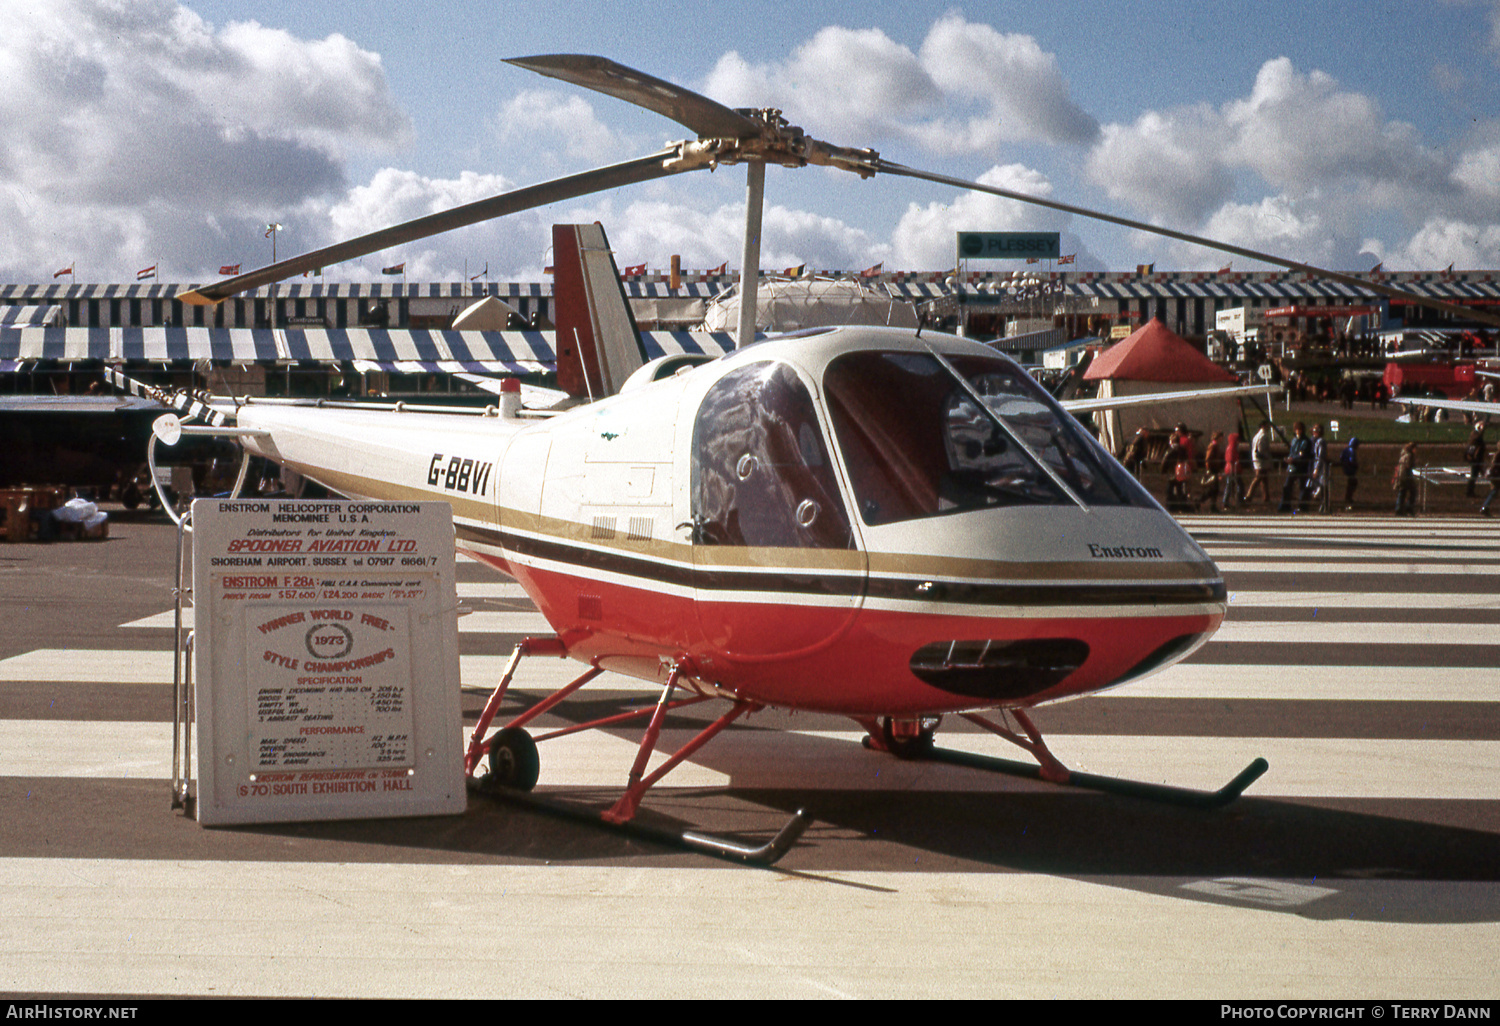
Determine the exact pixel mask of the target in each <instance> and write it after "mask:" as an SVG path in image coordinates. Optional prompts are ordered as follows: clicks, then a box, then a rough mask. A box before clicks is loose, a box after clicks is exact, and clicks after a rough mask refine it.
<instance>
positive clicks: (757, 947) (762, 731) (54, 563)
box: [0, 516, 1500, 1000]
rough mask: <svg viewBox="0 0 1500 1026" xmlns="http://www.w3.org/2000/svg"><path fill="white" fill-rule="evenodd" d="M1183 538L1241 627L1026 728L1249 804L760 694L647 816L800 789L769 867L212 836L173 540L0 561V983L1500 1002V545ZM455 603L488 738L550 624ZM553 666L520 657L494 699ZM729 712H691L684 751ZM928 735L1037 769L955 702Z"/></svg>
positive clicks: (298, 832) (1207, 531) (1366, 526)
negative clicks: (185, 682) (185, 679)
mask: <svg viewBox="0 0 1500 1026" xmlns="http://www.w3.org/2000/svg"><path fill="white" fill-rule="evenodd" d="M1186 523H1187V525H1188V527H1189V529H1190V530H1193V531H1194V533H1195V535H1196V536H1198V537H1199V538H1200V540H1201V541H1202V543H1203V544H1204V545H1205V547H1206V548H1207V550H1208V551H1209V553H1210V555H1214V556H1215V557H1216V558H1217V557H1218V556H1219V555H1220V554H1229V553H1232V555H1229V556H1227V558H1225V559H1224V560H1223V561H1222V564H1221V565H1223V566H1225V568H1226V572H1225V573H1226V580H1227V582H1228V586H1229V590H1230V592H1231V596H1232V601H1231V607H1230V615H1229V619H1228V620H1227V621H1226V624H1225V627H1224V629H1223V630H1222V631H1221V633H1220V634H1219V635H1218V636H1217V637H1216V638H1215V640H1214V641H1212V642H1210V643H1209V644H1208V645H1207V646H1205V647H1204V648H1203V649H1202V650H1200V651H1199V652H1198V653H1196V654H1195V655H1194V656H1193V658H1192V659H1191V660H1190V661H1188V662H1187V663H1184V664H1182V665H1180V666H1177V667H1174V668H1172V669H1170V670H1168V671H1166V672H1164V673H1162V674H1160V675H1158V676H1156V677H1152V678H1148V679H1147V680H1144V681H1141V682H1139V683H1137V684H1134V685H1130V686H1127V687H1125V688H1122V689H1120V690H1118V691H1117V692H1112V693H1110V694H1108V695H1103V696H1097V697H1094V698H1089V699H1084V700H1080V701H1076V702H1071V703H1065V704H1063V705H1059V706H1053V707H1046V708H1044V709H1041V710H1039V711H1038V712H1037V713H1036V716H1035V718H1036V720H1037V723H1038V725H1039V726H1040V727H1041V729H1042V730H1043V731H1045V732H1047V733H1048V737H1049V741H1050V743H1051V745H1052V748H1053V751H1054V752H1055V753H1056V754H1057V755H1058V756H1059V757H1060V758H1062V759H1063V760H1064V761H1065V762H1068V763H1069V764H1070V765H1072V766H1074V767H1075V768H1078V769H1083V770H1087V771H1090V772H1095V773H1108V774H1118V775H1122V776H1128V777H1132V778H1135V779H1142V780H1151V781H1159V782H1166V783H1173V784H1179V785H1183V786H1189V787H1201V788H1216V787H1218V786H1219V785H1220V784H1222V783H1224V782H1225V781H1227V780H1228V779H1229V778H1230V777H1232V776H1233V775H1234V774H1235V773H1237V772H1238V771H1239V770H1240V768H1241V767H1243V766H1244V765H1245V764H1246V763H1248V762H1249V761H1250V760H1251V759H1253V758H1255V757H1257V756H1265V757H1266V758H1268V759H1269V760H1270V763H1271V768H1270V771H1269V772H1268V773H1267V774H1266V775H1265V776H1264V777H1262V778H1261V779H1260V780H1259V781H1257V782H1256V783H1255V784H1253V785H1251V787H1250V789H1249V790H1248V791H1247V793H1246V795H1245V796H1244V797H1243V798H1242V799H1241V800H1240V801H1239V802H1237V803H1235V804H1234V805H1232V806H1230V807H1228V808H1226V809H1223V810H1219V811H1216V812H1201V811H1193V810H1185V809H1178V808H1169V807H1163V806H1157V805H1151V804H1148V803H1144V802H1141V801H1138V800H1135V799H1130V798H1125V797H1118V796H1110V795H1098V794H1091V793H1087V792H1081V791H1076V790H1073V791H1070V790H1064V789H1058V788H1055V787H1052V786H1050V785H1046V784H1042V783H1038V782H1033V781H1027V780H1018V779H1014V778H1010V777H1000V776H994V775H989V774H984V773H980V772H978V771H975V770H970V769H965V768H961V767H955V766H949V765H940V764H933V763H920V762H902V761H898V760H895V759H893V758H891V757H889V756H883V755H879V754H875V753H871V752H868V751H865V750H864V749H863V748H862V747H861V746H860V744H859V740H858V738H859V733H858V731H857V729H855V728H854V727H853V725H852V724H851V723H849V721H847V720H840V719H838V718H836V717H825V716H815V715H807V714H800V715H786V714H783V713H777V712H771V711H767V712H764V713H761V714H757V715H755V716H752V717H748V718H747V719H746V720H745V721H742V723H741V724H736V725H735V726H734V727H732V728H730V729H729V730H728V731H726V732H725V734H723V735H721V737H720V738H719V739H717V740H716V741H714V742H712V743H710V744H709V745H708V746H706V747H705V748H704V749H702V750H701V751H700V752H699V753H698V754H697V755H696V756H695V757H694V759H693V760H691V762H690V763H689V764H687V765H685V766H683V767H682V768H681V769H680V770H679V771H677V772H675V773H674V774H672V775H671V776H669V777H668V778H667V780H666V783H665V784H663V785H662V786H661V787H659V788H657V789H655V790H653V791H652V792H651V793H650V794H649V795H648V797H647V800H646V802H645V805H644V806H643V812H642V820H643V821H645V822H648V823H651V824H655V825H660V826H670V825H677V826H688V825H692V826H696V827H699V828H702V829H706V830H711V831H714V832H718V833H728V834H733V835H735V836H738V837H742V838H745V839H749V840H755V841H757V842H758V841H759V840H763V839H765V838H767V837H769V836H770V835H771V834H772V833H773V832H774V831H775V830H776V829H777V828H778V827H779V826H780V825H781V823H782V822H783V821H784V820H785V819H786V817H787V816H788V815H790V813H791V812H792V811H794V810H795V809H797V808H801V807H806V808H807V809H808V810H809V811H810V812H811V813H812V814H813V816H814V817H815V822H814V824H813V826H812V827H811V829H810V830H809V831H808V832H807V834H806V835H804V837H803V839H802V840H801V842H800V843H799V844H798V845H797V846H796V847H795V848H794V849H793V850H792V851H791V852H790V853H789V854H788V855H787V856H786V857H785V858H784V859H783V860H782V861H781V862H780V863H779V864H778V865H777V866H776V867H774V868H772V869H755V868H745V867H742V866H737V865H732V864H729V863H725V862H720V861H716V860H713V859H710V858H707V857H705V856H703V855H700V854H695V853H692V852H688V851H683V850H679V849H675V848H669V847H662V846H659V845H657V844H654V843H650V842H646V841H643V840H639V839H636V838H631V837H623V836H620V835H618V834H614V833H609V832H606V831H604V830H601V829H595V828H591V827H588V826H585V825H581V824H579V823H576V822H573V821H570V820H565V819H560V818H556V817H553V816H549V815H546V814H542V813H538V812H534V811H531V810H528V809H523V808H519V807H513V806H510V805H507V804H503V803H500V802H496V801H493V800H490V799H487V798H484V797H475V796H471V798H470V801H469V807H468V811H467V812H466V813H465V814H463V815H461V816H451V817H421V818H414V819H389V820H360V821H342V822H331V823H299V824H283V825H271V826H257V827H238V828H217V829H205V828H204V827H202V826H200V825H199V824H198V823H196V822H195V821H193V820H191V819H189V818H187V817H185V816H184V815H183V814H182V813H181V812H177V811H174V810H173V809H172V808H171V807H170V795H169V787H168V779H167V778H168V777H169V775H170V753H171V729H170V720H171V713H172V701H171V685H170V680H171V669H170V667H171V663H170V650H171V633H170V627H171V619H170V617H169V616H168V617H165V618H164V617H163V614H164V613H167V612H168V611H169V610H170V609H171V603H172V594H171V584H172V568H173V546H174V532H173V530H172V529H171V527H170V525H167V524H166V523H165V522H164V521H157V520H153V519H150V518H146V517H142V518H138V519H128V518H127V519H117V520H116V522H115V523H114V524H113V525H112V533H111V537H110V539H109V540H108V541H105V542H99V543H73V544H53V545H46V546H42V545H12V546H5V547H0V623H3V624H4V627H3V629H0V808H4V809H5V810H6V815H5V816H3V817H0V992H5V993H7V994H11V995H45V996H88V995H134V996H142V997H145V996H157V995H188V996H256V997H258V996H346V997H412V998H426V997H506V998H509V997H783V998H784V997H859V998H888V997H904V998H934V997H1030V998H1042V997H1088V998H1102V997H1147V998H1149V997H1156V998H1162V997H1165V998H1183V997H1187V998H1211V999H1231V998H1257V999H1260V998H1264V999H1289V998H1364V999H1376V998H1379V999H1391V1000H1418V999H1437V1000H1456V999H1486V998H1488V999H1493V998H1494V997H1495V996H1496V988H1497V985H1496V978H1497V977H1496V973H1495V966H1496V965H1497V964H1500V930H1497V923H1500V886H1497V884H1500V801H1497V800H1496V795H1497V794H1500V765H1497V757H1500V717H1497V716H1496V715H1495V712H1496V704H1497V702H1500V674H1497V672H1496V670H1495V667H1496V666H1497V665H1500V632H1497V631H1496V630H1495V626H1496V621H1497V620H1500V602H1497V600H1496V599H1495V597H1494V596H1495V595H1496V594H1500V589H1497V588H1496V587H1495V585H1496V583H1497V575H1500V546H1497V545H1496V544H1495V542H1496V540H1497V538H1500V536H1497V535H1495V534H1493V533H1491V532H1490V531H1489V530H1487V529H1486V528H1487V525H1478V524H1476V522H1475V521H1473V520H1471V519H1465V520H1451V521H1436V520H1419V521H1417V522H1415V523H1403V524H1400V525H1399V530H1393V528H1397V527H1398V525H1397V524H1396V523H1395V522H1393V521H1390V520H1377V519H1364V518H1357V519H1356V518H1347V517H1345V518H1339V519H1337V520H1319V519H1317V518H1308V517H1298V518H1296V519H1295V521H1293V520H1289V519H1287V518H1269V517H1268V518H1259V517H1251V516H1240V517H1234V518H1207V517H1205V518H1189V519H1188V520H1187V521H1186ZM460 600H461V606H462V608H463V610H464V611H465V613H466V615H463V616H461V618H460V632H461V635H460V637H461V650H462V652H463V657H462V664H463V665H462V672H463V677H464V684H465V688H466V692H465V697H464V707H465V713H466V726H467V725H471V724H472V722H473V719H474V717H475V715H476V714H477V712H478V710H479V708H480V706H481V705H482V703H483V700H484V697H485V695H486V694H487V692H488V689H489V687H491V686H492V684H493V681H494V678H495V676H496V675H497V674H498V672H499V668H500V665H501V664H502V663H503V661H504V658H505V654H506V653H507V652H508V651H509V648H510V646H511V645H512V644H513V643H514V641H515V639H516V637H517V636H518V633H520V632H525V631H530V630H532V629H533V624H532V618H534V617H535V616H536V614H535V611H534V610H533V609H532V608H531V607H530V605H529V603H528V602H527V601H526V600H525V598H524V596H523V595H520V594H518V593H517V591H516V590H515V589H514V587H513V586H511V585H508V584H507V583H505V582H504V581H503V580H502V579H500V578H497V577H495V576H494V575H492V574H488V573H487V572H486V571H484V570H483V569H482V568H481V567H479V566H478V565H475V564H471V563H461V564H460ZM164 668H165V675H164V674H163V669H164ZM567 672H568V667H567V666H566V665H565V664H563V663H561V662H559V661H553V660H546V661H543V660H534V661H531V662H530V663H528V664H523V672H522V674H521V676H520V677H519V678H518V680H517V684H516V689H517V691H516V694H515V696H514V699H513V700H512V701H510V702H508V703H507V708H506V713H507V714H509V713H510V712H512V711H514V710H516V709H519V708H521V707H522V703H523V702H529V701H531V700H533V699H535V698H537V697H540V696H541V695H543V694H545V693H546V692H547V690H548V689H549V688H551V687H555V686H556V685H557V684H558V683H559V682H561V681H562V680H564V679H566V676H565V675H566V674H567ZM577 699H578V701H577V702H576V703H575V704H573V705H571V706H570V704H568V703H565V704H564V705H563V706H561V707H559V709H558V710H556V715H554V716H553V717H551V718H550V721H549V722H551V723H553V724H555V725H559V726H560V725H564V724H566V723H567V722H570V721H578V720H580V719H582V718H583V717H584V716H585V715H589V716H592V715H595V714H597V713H599V712H600V711H604V710H609V709H612V708H626V707H633V706H637V705H639V704H640V703H642V702H649V701H651V693H650V689H648V688H644V687H643V686H642V685H641V684H640V683H639V682H635V681H631V680H628V679H625V678H620V677H617V676H613V675H607V676H606V677H603V678H601V679H600V680H599V681H596V682H595V683H594V684H591V685H590V686H589V687H588V688H586V689H585V690H584V692H582V693H581V694H580V695H579V696H577ZM720 708H721V707H716V704H715V703H708V704H707V705H705V706H703V707H695V708H693V709H690V710H684V711H682V712H680V713H678V714H675V715H673V716H672V717H670V718H669V721H668V730H667V734H668V736H667V737H666V738H665V739H664V742H663V746H664V747H666V746H668V745H670V744H671V743H672V742H673V741H680V740H683V739H686V737H688V736H689V735H690V733H691V731H692V730H693V729H694V728H695V724H701V723H703V722H706V721H707V720H708V719H710V718H712V716H714V715H717V713H718V711H720ZM637 729H638V728H637ZM938 738H939V742H940V743H941V744H943V745H945V746H948V747H952V748H957V749H962V750H967V751H976V752H984V753H987V754H993V755H998V756H1001V757H1004V758H1022V759H1024V758H1025V756H1024V755H1022V754H1021V753H1020V752H1019V751H1017V750H1013V749H1011V750H1007V748H1008V746H1003V743H1002V742H1000V741H999V740H998V739H994V738H991V737H989V736H988V735H984V734H982V733H980V732H978V731H977V730H976V729H975V728H973V727H971V726H969V725H968V724H965V723H962V722H961V721H959V722H952V721H948V722H945V723H944V725H943V728H942V730H941V731H940V732H939V735H938ZM635 743H636V735H635V734H634V733H633V732H632V731H631V730H630V729H620V730H612V731H609V732H600V731H593V732H587V733H584V734H580V735H575V736H573V737H569V738H566V739H560V740H558V741H552V742H546V743H544V744H543V745H542V746H541V760H542V775H541V783H540V785H539V787H538V792H539V793H542V794H546V795H549V796H553V797H558V798H564V799H567V800H569V801H573V802H578V803H582V804H585V805H592V806H594V807H602V806H603V805H605V804H606V803H608V802H609V801H611V800H612V799H613V797H614V796H615V795H616V794H617V793H618V791H619V788H620V786H621V785H622V784H623V781H624V777H625V773H626V770H627V769H628V766H629V762H630V759H631V757H632V755H633V752H634V748H635Z"/></svg>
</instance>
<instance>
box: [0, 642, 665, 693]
mask: <svg viewBox="0 0 1500 1026" xmlns="http://www.w3.org/2000/svg"><path fill="white" fill-rule="evenodd" d="M509 660H510V656H509V655H461V656H459V658H458V662H459V672H460V675H461V676H460V679H461V680H462V681H463V684H464V686H465V687H481V688H492V687H494V685H495V684H496V683H498V682H499V680H500V675H501V674H502V673H504V672H505V665H506V663H507V662H508V661H509ZM587 669H588V668H587V667H586V666H585V665H584V664H582V663H579V662H575V661H573V660H571V659H557V658H548V657H540V656H538V657H533V658H530V659H525V660H522V662H521V666H520V669H519V670H518V671H517V672H516V679H515V682H514V683H513V684H512V686H513V687H515V688H518V689H520V690H523V691H528V692H531V691H537V690H540V691H544V692H545V691H550V690H552V689H553V688H557V687H561V686H562V685H564V684H566V683H568V682H569V681H571V680H573V679H574V678H576V677H577V676H579V675H580V674H581V673H583V672H584V671H585V670H587ZM7 681H8V682H19V683H40V684H70V683H81V682H86V683H103V684H171V683H172V653H171V652H164V651H146V652H141V651H135V650H127V649H88V650H78V649H70V648H39V649H36V650H35V651H32V652H24V653H22V654H21V655H16V656H11V657H9V658H7V659H0V682H7ZM588 687H589V688H591V689H593V690H613V691H622V690H623V691H642V692H646V693H650V694H653V695H654V694H658V693H660V691H661V685H659V684H656V683H653V682H651V681H643V680H637V679H636V678H634V677H626V676H623V675H621V674H616V673H607V674H604V675H603V676H601V677H600V678H599V679H598V680H596V681H593V682H591V683H590V684H589V685H588Z"/></svg>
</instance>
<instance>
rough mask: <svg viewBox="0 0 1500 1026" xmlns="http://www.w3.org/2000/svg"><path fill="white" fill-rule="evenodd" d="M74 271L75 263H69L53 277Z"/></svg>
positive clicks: (59, 276)
mask: <svg viewBox="0 0 1500 1026" xmlns="http://www.w3.org/2000/svg"><path fill="white" fill-rule="evenodd" d="M72 273H73V265H72V264H69V265H68V266H67V267H64V268H63V269H62V270H61V271H58V272H57V273H56V274H54V275H53V276H52V277H54V278H61V277H62V276H63V275H65V274H72Z"/></svg>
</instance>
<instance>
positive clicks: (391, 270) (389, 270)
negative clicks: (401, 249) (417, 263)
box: [380, 261, 406, 274]
mask: <svg viewBox="0 0 1500 1026" xmlns="http://www.w3.org/2000/svg"><path fill="white" fill-rule="evenodd" d="M380 273H381V274H405V273H406V262H405V261H402V262H401V263H399V264H397V265H396V266H395V267H382V268H381V269H380Z"/></svg>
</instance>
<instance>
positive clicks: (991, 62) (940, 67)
mask: <svg viewBox="0 0 1500 1026" xmlns="http://www.w3.org/2000/svg"><path fill="white" fill-rule="evenodd" d="M922 66H923V67H924V68H925V69H926V70H927V72H928V74H930V75H931V76H932V78H933V81H934V82H936V83H937V84H938V86H939V87H940V88H941V89H943V90H944V92H945V93H948V94H950V95H952V96H956V97H964V98H966V99H968V100H972V101H976V102H978V103H979V104H980V105H981V106H982V107H983V108H984V109H983V111H982V112H980V113H977V114H975V115H974V116H972V117H971V118H969V119H968V121H967V123H966V124H965V125H964V130H963V131H962V132H961V133H956V134H957V135H958V138H959V139H961V140H962V143H961V144H956V145H953V147H952V149H951V152H964V151H965V150H968V151H981V150H988V149H991V148H993V147H995V146H996V145H998V144H999V143H1001V142H1003V141H1010V140H1027V139H1040V140H1043V141H1046V142H1055V143H1087V142H1092V141H1093V140H1094V138H1095V137H1096V136H1098V134H1099V124H1098V122H1097V121H1095V120H1094V118H1093V117H1092V116H1091V115H1089V114H1088V113H1086V112H1085V111H1084V110H1083V109H1082V108H1081V107H1079V106H1078V105H1077V104H1076V103H1074V102H1073V100H1072V97H1071V96H1070V95H1069V90H1068V83H1067V81H1066V80H1065V79H1064V78H1063V76H1062V71H1061V69H1059V67H1058V64H1057V58H1056V57H1055V56H1053V55H1052V54H1050V53H1047V52H1045V51H1043V50H1042V48H1041V46H1040V45H1038V43H1037V41H1036V40H1035V39H1033V38H1032V37H1031V36H1024V35H1019V34H1011V35H1007V34H1005V33H1002V32H998V31H996V30H995V29H993V28H991V27H990V26H989V25H983V24H975V23H973V22H968V21H965V20H964V18H963V16H962V15H960V14H957V13H952V14H948V15H947V16H945V17H943V18H942V19H940V20H939V21H938V22H937V24H935V25H934V26H933V27H932V30H931V31H930V32H929V33H928V34H927V39H926V40H925V41H924V42H923V43H922ZM929 145H930V146H933V147H937V141H936V140H934V139H931V138H929Z"/></svg>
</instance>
